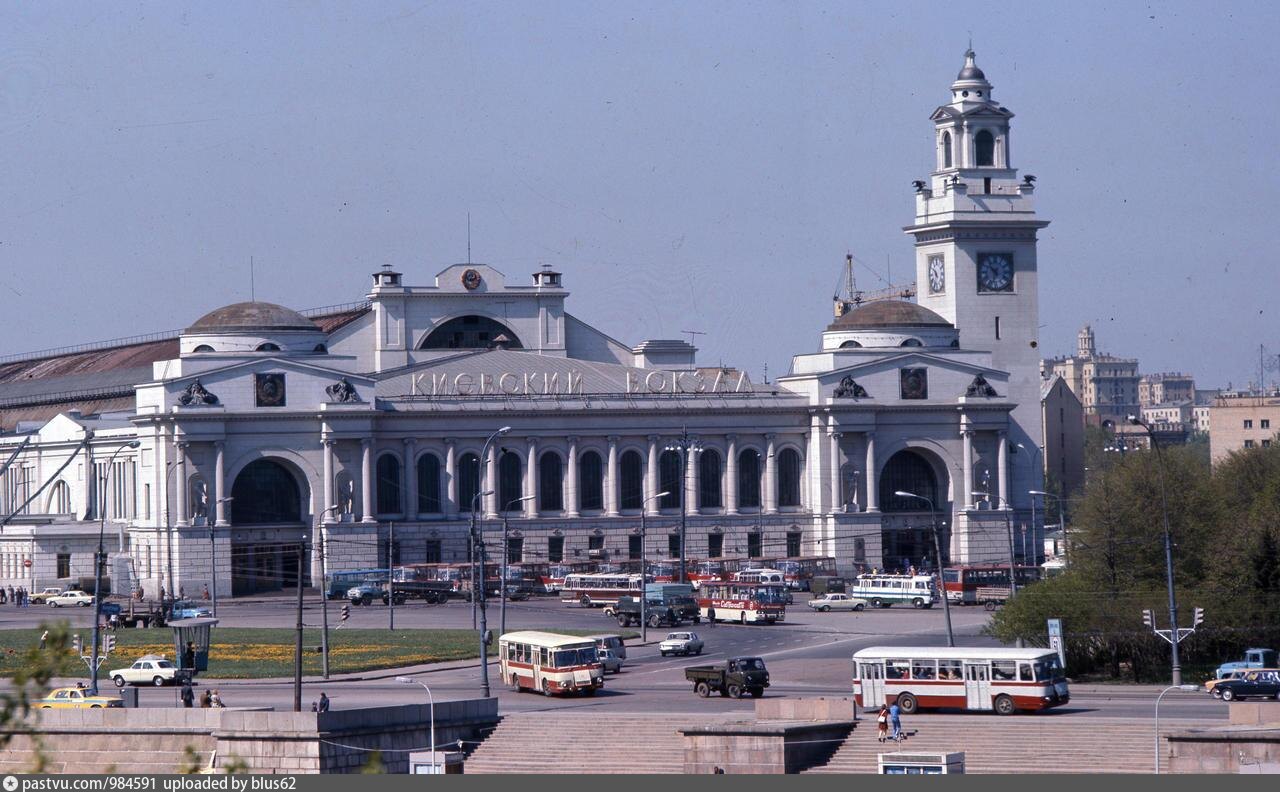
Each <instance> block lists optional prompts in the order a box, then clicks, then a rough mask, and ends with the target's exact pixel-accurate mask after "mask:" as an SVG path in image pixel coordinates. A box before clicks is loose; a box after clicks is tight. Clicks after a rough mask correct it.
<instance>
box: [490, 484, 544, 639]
mask: <svg viewBox="0 0 1280 792" xmlns="http://www.w3.org/2000/svg"><path fill="white" fill-rule="evenodd" d="M529 464H531V465H532V464H533V460H530V461H529ZM535 497H537V496H535V495H525V496H524V497H523V498H516V499H514V500H512V501H510V502H509V503H507V507H506V508H505V509H503V510H502V579H501V580H499V581H498V590H499V592H500V593H499V596H500V597H501V598H502V619H501V621H502V625H501V627H500V628H499V632H498V634H499V635H503V634H505V633H506V631H507V562H508V561H510V560H511V559H510V558H509V556H510V553H509V552H508V550H507V530H508V528H507V512H509V511H511V507H512V506H515V505H516V504H517V503H524V502H526V501H531V500H533V499H534V498H535Z"/></svg>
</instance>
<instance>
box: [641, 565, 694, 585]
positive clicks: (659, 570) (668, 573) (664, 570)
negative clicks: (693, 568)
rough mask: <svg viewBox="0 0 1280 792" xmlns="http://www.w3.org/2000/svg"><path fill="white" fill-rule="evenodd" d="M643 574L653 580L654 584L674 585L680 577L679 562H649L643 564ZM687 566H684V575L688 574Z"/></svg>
mask: <svg viewBox="0 0 1280 792" xmlns="http://www.w3.org/2000/svg"><path fill="white" fill-rule="evenodd" d="M645 572H646V574H648V575H649V577H651V578H653V582H654V583H676V582H679V581H677V580H676V579H677V578H679V577H680V562H679V561H650V562H648V563H647V564H645ZM688 572H689V566H688V564H687V562H686V564H685V574H688Z"/></svg>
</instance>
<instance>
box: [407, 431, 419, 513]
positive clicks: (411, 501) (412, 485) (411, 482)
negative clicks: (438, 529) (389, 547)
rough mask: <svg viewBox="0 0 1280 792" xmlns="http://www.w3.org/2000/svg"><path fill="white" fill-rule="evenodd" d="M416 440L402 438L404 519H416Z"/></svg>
mask: <svg viewBox="0 0 1280 792" xmlns="http://www.w3.org/2000/svg"><path fill="white" fill-rule="evenodd" d="M417 450H418V440H417V438H414V437H406V438H404V485H405V486H404V518H405V519H406V520H416V519H418V465H417V459H416V457H417Z"/></svg>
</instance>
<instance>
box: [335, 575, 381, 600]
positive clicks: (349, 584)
mask: <svg viewBox="0 0 1280 792" xmlns="http://www.w3.org/2000/svg"><path fill="white" fill-rule="evenodd" d="M390 573H391V571H390V570H388V569H352V570H348V571H344V572H330V573H329V574H327V575H325V582H326V583H327V585H326V586H325V596H327V597H328V598H329V599H343V598H345V597H346V596H347V592H348V591H349V590H351V589H353V588H355V587H356V586H359V585H362V584H364V583H372V584H374V585H381V584H383V583H386V582H387V576H388V575H389V574H390Z"/></svg>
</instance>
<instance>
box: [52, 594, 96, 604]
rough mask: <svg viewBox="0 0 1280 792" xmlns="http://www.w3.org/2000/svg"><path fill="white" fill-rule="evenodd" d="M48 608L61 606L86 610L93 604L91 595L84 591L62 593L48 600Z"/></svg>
mask: <svg viewBox="0 0 1280 792" xmlns="http://www.w3.org/2000/svg"><path fill="white" fill-rule="evenodd" d="M48 603H49V607H51V608H61V607H62V606H64V605H66V606H71V605H79V606H80V607H82V608H87V607H89V606H90V605H92V604H93V595H92V594H89V593H87V592H84V591H64V592H62V593H61V594H58V595H55V596H53V597H50V598H49V599H48Z"/></svg>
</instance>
